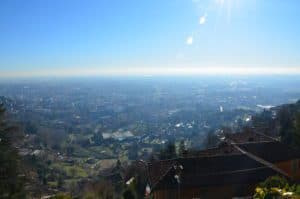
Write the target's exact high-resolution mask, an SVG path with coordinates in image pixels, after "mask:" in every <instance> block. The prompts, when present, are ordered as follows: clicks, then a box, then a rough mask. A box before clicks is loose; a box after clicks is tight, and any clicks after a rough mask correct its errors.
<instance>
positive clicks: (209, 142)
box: [204, 131, 219, 148]
mask: <svg viewBox="0 0 300 199" xmlns="http://www.w3.org/2000/svg"><path fill="white" fill-rule="evenodd" d="M218 142H219V139H218V137H217V135H216V134H215V133H214V132H213V131H210V132H208V133H207V134H206V137H205V138H204V147H205V148H212V147H215V146H216V145H217V144H218Z"/></svg>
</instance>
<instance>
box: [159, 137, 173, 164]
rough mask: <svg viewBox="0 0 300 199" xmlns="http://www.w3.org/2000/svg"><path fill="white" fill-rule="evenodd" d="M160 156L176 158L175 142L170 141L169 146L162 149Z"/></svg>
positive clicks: (162, 157) (162, 158) (161, 157)
mask: <svg viewBox="0 0 300 199" xmlns="http://www.w3.org/2000/svg"><path fill="white" fill-rule="evenodd" d="M159 158H160V159H161V160H164V159H172V158H176V147H175V144H174V142H172V141H169V142H168V144H167V147H166V148H164V149H161V151H160V154H159Z"/></svg>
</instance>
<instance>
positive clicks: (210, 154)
mask: <svg viewBox="0 0 300 199" xmlns="http://www.w3.org/2000/svg"><path fill="white" fill-rule="evenodd" d="M299 159H300V152H299V151H297V150H295V149H293V148H290V147H289V146H286V145H284V144H282V143H280V142H279V141H278V140H276V139H274V138H272V137H269V136H267V135H264V134H259V133H253V132H248V133H239V134H229V135H226V137H225V139H224V141H223V142H222V143H221V144H220V145H219V146H218V147H216V148H211V149H207V150H204V151H198V152H187V153H186V154H184V156H183V157H180V158H176V159H170V160H159V161H152V162H150V163H148V164H147V175H148V185H147V188H146V192H147V193H146V194H149V195H150V194H151V195H152V196H153V198H154V199H162V198H163V199H168V198H170V199H177V198H178V199H179V198H180V199H184V198H189V199H192V198H201V199H202V198H235V197H236V198H245V197H249V196H250V197H251V196H252V195H253V193H254V190H255V187H256V186H257V184H258V183H260V182H262V181H264V180H265V179H266V178H268V177H270V176H274V175H278V176H282V177H284V178H286V179H288V180H290V181H292V182H297V181H298V180H300V162H299Z"/></svg>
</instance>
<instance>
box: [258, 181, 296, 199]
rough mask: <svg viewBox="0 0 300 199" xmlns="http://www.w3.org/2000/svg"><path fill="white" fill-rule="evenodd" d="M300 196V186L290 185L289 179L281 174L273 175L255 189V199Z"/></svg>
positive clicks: (291, 198)
mask: <svg viewBox="0 0 300 199" xmlns="http://www.w3.org/2000/svg"><path fill="white" fill-rule="evenodd" d="M299 197H300V186H299V185H290V184H289V183H288V181H287V180H286V179H284V178H282V177H280V176H271V177H269V178H268V179H266V180H265V181H264V182H262V183H260V184H259V186H258V187H256V189H255V193H254V196H253V198H255V199H269V198H270V199H271V198H281V199H293V198H295V199H296V198H299Z"/></svg>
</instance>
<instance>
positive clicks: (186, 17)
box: [0, 0, 300, 76]
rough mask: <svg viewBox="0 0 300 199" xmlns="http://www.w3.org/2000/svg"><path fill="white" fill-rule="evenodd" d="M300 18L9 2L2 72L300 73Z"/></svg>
mask: <svg viewBox="0 0 300 199" xmlns="http://www.w3.org/2000/svg"><path fill="white" fill-rule="evenodd" d="M299 19H300V1H298V0H284V1H283V0H82V1H79V0H26V1H23V0H1V1H0V30H1V31H0V44H1V45H0V72H1V74H2V75H1V76H37V75H71V76H72V75H82V74H85V75H93V74H102V73H103V74H111V73H119V74H122V73H126V74H130V73H136V74H138V73H143V71H148V73H155V74H158V73H164V74H167V73H169V72H170V73H172V72H173V73H174V70H175V71H177V73H182V72H186V71H191V73H194V72H199V71H208V72H209V73H218V71H219V72H220V71H231V72H233V73H235V72H236V73H242V71H248V72H249V73H251V72H252V73H260V72H262V73H267V72H268V71H271V72H272V71H277V72H278V73H295V72H296V73H299V74H300V54H299V52H300V25H299ZM261 68H263V69H261ZM244 69H245V70H244Z"/></svg>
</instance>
